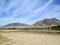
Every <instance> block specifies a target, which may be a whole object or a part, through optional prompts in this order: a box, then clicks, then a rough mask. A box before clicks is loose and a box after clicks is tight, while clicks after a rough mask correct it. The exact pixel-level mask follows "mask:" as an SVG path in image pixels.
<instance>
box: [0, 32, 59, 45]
mask: <svg viewBox="0 0 60 45" xmlns="http://www.w3.org/2000/svg"><path fill="white" fill-rule="evenodd" d="M1 35H2V36H4V37H8V38H10V39H13V40H14V41H13V43H11V44H9V45H60V35H58V34H57V35H56V34H35V33H26V32H15V33H13V32H12V33H1Z"/></svg>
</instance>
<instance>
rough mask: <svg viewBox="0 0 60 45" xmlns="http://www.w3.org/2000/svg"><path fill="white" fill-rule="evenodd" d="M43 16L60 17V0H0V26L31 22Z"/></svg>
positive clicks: (43, 17)
mask: <svg viewBox="0 0 60 45" xmlns="http://www.w3.org/2000/svg"><path fill="white" fill-rule="evenodd" d="M45 18H57V19H60V0H0V26H3V25H5V24H9V23H14V22H20V23H26V24H33V23H35V22H36V21H39V20H42V19H45Z"/></svg>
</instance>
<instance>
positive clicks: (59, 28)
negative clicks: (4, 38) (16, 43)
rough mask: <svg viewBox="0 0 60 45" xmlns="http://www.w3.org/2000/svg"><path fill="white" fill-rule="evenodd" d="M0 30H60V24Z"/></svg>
mask: <svg viewBox="0 0 60 45" xmlns="http://www.w3.org/2000/svg"><path fill="white" fill-rule="evenodd" d="M0 30H26V31H27V30H60V26H59V25H57V26H52V27H46V28H15V27H14V28H0Z"/></svg>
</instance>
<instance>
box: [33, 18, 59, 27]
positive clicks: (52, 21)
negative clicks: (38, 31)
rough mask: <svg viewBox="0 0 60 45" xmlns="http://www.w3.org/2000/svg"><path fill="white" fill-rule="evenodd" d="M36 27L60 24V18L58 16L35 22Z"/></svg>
mask: <svg viewBox="0 0 60 45" xmlns="http://www.w3.org/2000/svg"><path fill="white" fill-rule="evenodd" d="M33 25H34V27H48V26H57V25H60V20H58V19H56V18H52V19H44V20H41V21H38V22H36V23H35V24H33Z"/></svg>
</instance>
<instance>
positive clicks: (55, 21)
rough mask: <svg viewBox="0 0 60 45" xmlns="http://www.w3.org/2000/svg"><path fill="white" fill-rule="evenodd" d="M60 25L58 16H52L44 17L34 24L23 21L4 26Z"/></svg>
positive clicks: (33, 26)
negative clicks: (23, 22)
mask: <svg viewBox="0 0 60 45" xmlns="http://www.w3.org/2000/svg"><path fill="white" fill-rule="evenodd" d="M57 25H60V20H58V19H56V18H52V19H43V20H40V21H37V22H36V23H35V24H33V25H27V24H22V23H10V24H7V25H5V26H3V27H5V28H13V27H15V28H35V27H51V26H57Z"/></svg>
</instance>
